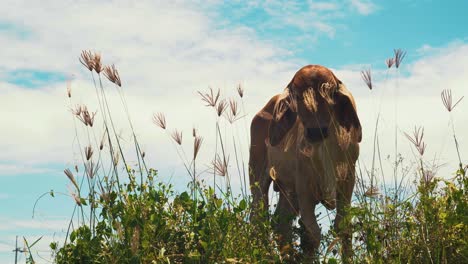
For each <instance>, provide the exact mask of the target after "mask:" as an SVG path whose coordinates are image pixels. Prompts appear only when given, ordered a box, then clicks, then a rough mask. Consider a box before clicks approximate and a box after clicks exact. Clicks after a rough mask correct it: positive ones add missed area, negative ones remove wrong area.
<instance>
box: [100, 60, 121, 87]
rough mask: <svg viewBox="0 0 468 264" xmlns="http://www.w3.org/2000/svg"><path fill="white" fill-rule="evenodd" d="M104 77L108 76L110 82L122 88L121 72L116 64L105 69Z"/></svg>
mask: <svg viewBox="0 0 468 264" xmlns="http://www.w3.org/2000/svg"><path fill="white" fill-rule="evenodd" d="M104 76H106V77H107V79H109V81H111V82H113V83H115V84H116V85H118V86H119V87H122V82H121V80H120V75H119V72H118V71H117V69H116V68H115V65H114V64H112V65H111V66H106V67H104Z"/></svg>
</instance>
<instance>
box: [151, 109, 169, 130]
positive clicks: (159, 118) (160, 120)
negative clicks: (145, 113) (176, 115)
mask: <svg viewBox="0 0 468 264" xmlns="http://www.w3.org/2000/svg"><path fill="white" fill-rule="evenodd" d="M153 123H154V124H156V125H157V126H158V127H160V128H162V129H166V117H165V116H164V114H163V113H156V114H154V115H153Z"/></svg>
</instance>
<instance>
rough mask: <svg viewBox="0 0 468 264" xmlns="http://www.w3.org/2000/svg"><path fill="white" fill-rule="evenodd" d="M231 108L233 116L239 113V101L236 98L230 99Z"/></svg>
mask: <svg viewBox="0 0 468 264" xmlns="http://www.w3.org/2000/svg"><path fill="white" fill-rule="evenodd" d="M229 108H230V109H231V113H232V115H233V116H236V115H237V110H238V109H237V102H236V101H235V100H234V99H231V100H229Z"/></svg>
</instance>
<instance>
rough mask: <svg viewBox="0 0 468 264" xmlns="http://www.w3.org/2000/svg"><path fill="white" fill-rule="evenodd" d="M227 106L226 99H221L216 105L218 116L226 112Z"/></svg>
mask: <svg viewBox="0 0 468 264" xmlns="http://www.w3.org/2000/svg"><path fill="white" fill-rule="evenodd" d="M226 108H227V103H226V100H224V99H223V100H221V101H219V103H218V105H216V113H217V114H218V116H221V115H222V114H223V113H224V110H226Z"/></svg>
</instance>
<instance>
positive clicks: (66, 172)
mask: <svg viewBox="0 0 468 264" xmlns="http://www.w3.org/2000/svg"><path fill="white" fill-rule="evenodd" d="M63 172H64V173H65V175H67V177H68V179H69V180H70V181H71V183H72V184H73V185H74V186H75V187H76V189H77V190H78V189H79V188H78V183H77V182H76V180H75V176H73V173H72V172H71V171H70V169H65V170H64V171H63Z"/></svg>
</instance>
